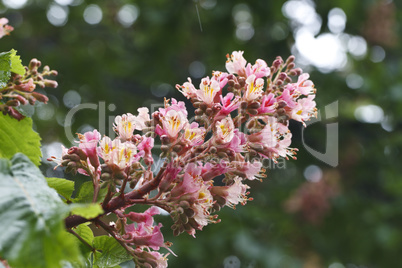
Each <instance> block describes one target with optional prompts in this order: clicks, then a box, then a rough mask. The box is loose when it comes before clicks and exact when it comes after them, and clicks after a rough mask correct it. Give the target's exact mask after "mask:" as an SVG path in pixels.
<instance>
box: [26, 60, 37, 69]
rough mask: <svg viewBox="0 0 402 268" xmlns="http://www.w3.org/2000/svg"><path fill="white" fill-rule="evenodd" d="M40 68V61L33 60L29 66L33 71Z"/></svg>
mask: <svg viewBox="0 0 402 268" xmlns="http://www.w3.org/2000/svg"><path fill="white" fill-rule="evenodd" d="M38 67H39V64H38V60H37V59H32V60H31V61H30V62H29V65H28V68H29V70H32V69H35V68H38Z"/></svg>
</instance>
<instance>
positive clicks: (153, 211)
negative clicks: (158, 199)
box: [124, 206, 160, 225]
mask: <svg viewBox="0 0 402 268" xmlns="http://www.w3.org/2000/svg"><path fill="white" fill-rule="evenodd" d="M159 213H160V211H159V209H158V208H157V207H155V206H152V207H150V208H149V209H147V210H146V211H145V212H143V213H136V212H130V213H128V214H125V215H124V216H126V217H127V218H129V219H130V220H132V221H134V222H137V223H140V222H143V223H145V224H146V225H152V224H153V223H154V218H153V216H154V215H158V214H159Z"/></svg>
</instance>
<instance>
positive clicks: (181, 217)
mask: <svg viewBox="0 0 402 268" xmlns="http://www.w3.org/2000/svg"><path fill="white" fill-rule="evenodd" d="M180 220H181V221H182V222H183V224H187V223H188V217H187V215H186V214H184V213H183V214H180Z"/></svg>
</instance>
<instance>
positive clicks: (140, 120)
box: [113, 108, 150, 140]
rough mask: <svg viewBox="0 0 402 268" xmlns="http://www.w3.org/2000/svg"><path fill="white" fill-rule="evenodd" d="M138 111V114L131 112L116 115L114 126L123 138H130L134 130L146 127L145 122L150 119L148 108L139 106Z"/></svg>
mask: <svg viewBox="0 0 402 268" xmlns="http://www.w3.org/2000/svg"><path fill="white" fill-rule="evenodd" d="M138 113H139V114H138V116H134V115H132V114H130V113H127V114H123V115H122V116H120V115H119V116H116V118H115V120H114V122H115V124H114V127H113V128H114V130H115V131H116V132H117V133H118V134H119V137H120V138H121V139H123V140H129V139H131V137H132V136H133V133H134V130H136V129H137V130H142V129H143V128H145V127H146V126H145V122H146V121H149V120H150V118H149V111H148V108H139V109H138Z"/></svg>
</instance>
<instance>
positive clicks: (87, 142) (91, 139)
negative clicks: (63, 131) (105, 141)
mask: <svg viewBox="0 0 402 268" xmlns="http://www.w3.org/2000/svg"><path fill="white" fill-rule="evenodd" d="M78 138H79V139H80V140H79V141H78V143H79V146H78V147H79V148H80V149H82V150H83V151H84V152H85V154H86V155H87V156H88V159H89V161H90V163H91V165H92V166H93V167H94V168H95V169H96V168H97V167H98V166H99V158H98V154H97V147H98V142H99V140H100V138H101V135H100V133H99V132H98V131H97V130H96V129H95V130H94V131H92V132H91V131H88V132H86V133H84V135H82V134H78Z"/></svg>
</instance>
